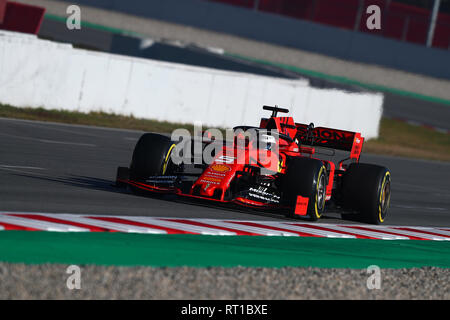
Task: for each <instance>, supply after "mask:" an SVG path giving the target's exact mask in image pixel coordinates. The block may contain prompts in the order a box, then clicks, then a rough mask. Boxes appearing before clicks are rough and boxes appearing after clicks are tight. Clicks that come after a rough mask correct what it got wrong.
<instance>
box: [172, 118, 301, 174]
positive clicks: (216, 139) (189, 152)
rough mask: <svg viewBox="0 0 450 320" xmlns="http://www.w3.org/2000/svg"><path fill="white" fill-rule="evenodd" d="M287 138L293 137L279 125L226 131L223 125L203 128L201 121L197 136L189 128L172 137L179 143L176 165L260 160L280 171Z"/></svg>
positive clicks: (174, 155) (174, 160) (245, 162)
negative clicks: (284, 132)
mask: <svg viewBox="0 0 450 320" xmlns="http://www.w3.org/2000/svg"><path fill="white" fill-rule="evenodd" d="M286 139H287V140H288V141H289V140H292V138H290V137H289V136H288V135H284V134H280V133H279V132H278V131H277V130H276V129H272V130H271V129H262V128H239V127H238V128H235V129H228V130H226V132H225V135H224V134H223V131H221V130H219V129H208V130H205V131H202V126H201V123H198V122H197V123H196V124H195V125H194V136H191V134H190V132H189V131H188V130H186V129H176V130H174V131H173V132H172V135H171V140H172V141H174V142H175V143H176V146H175V147H174V148H173V150H171V154H170V159H171V161H172V163H173V164H175V165H181V164H208V165H209V164H212V163H221V164H225V165H227V164H244V165H245V164H248V165H250V164H258V165H260V166H264V167H265V168H266V169H268V170H272V171H277V170H278V166H279V146H280V140H285V141H286ZM292 141H293V140H292ZM205 142H206V144H205ZM295 151H298V149H297V150H294V152H295Z"/></svg>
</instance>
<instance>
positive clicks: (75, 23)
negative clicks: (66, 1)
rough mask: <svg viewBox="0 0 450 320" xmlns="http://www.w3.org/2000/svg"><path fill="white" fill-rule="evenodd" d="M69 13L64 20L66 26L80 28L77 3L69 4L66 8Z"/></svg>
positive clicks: (73, 28)
mask: <svg viewBox="0 0 450 320" xmlns="http://www.w3.org/2000/svg"><path fill="white" fill-rule="evenodd" d="M66 13H67V14H68V15H69V16H68V17H67V20H66V26H67V29H69V30H81V9H80V7H79V6H77V5H74V4H73V5H70V6H68V7H67V9H66Z"/></svg>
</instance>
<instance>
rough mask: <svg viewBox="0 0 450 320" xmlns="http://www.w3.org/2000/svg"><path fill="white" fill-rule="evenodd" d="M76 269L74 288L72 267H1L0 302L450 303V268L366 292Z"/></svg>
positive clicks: (306, 276) (390, 276) (246, 273)
mask: <svg viewBox="0 0 450 320" xmlns="http://www.w3.org/2000/svg"><path fill="white" fill-rule="evenodd" d="M79 267H80V271H81V273H80V280H81V281H80V284H81V288H80V289H72V290H70V289H68V287H67V282H68V278H69V277H70V276H71V275H73V274H69V273H67V268H68V265H62V264H43V265H25V264H10V263H0V299H193V300H197V299H268V300H273V299H275V300H279V299H421V300H422V299H445V300H447V299H450V269H448V268H431V267H427V268H411V269H381V270H380V271H381V272H380V280H381V281H380V288H379V289H370V290H369V289H368V287H367V283H368V279H369V277H371V276H373V275H374V273H373V272H371V273H368V270H367V269H359V270H358V269H321V268H292V267H289V268H244V267H236V268H221V267H214V268H192V267H178V268H168V267H167V268H151V267H116V266H97V265H81V266H79ZM371 279H373V277H372V278H371ZM69 280H70V279H69ZM369 281H370V280H369ZM69 283H72V284H73V283H74V282H73V281H72V282H71V281H69ZM371 283H372V284H374V283H376V282H374V281H372V282H371Z"/></svg>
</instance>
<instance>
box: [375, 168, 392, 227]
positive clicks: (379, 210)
mask: <svg viewBox="0 0 450 320" xmlns="http://www.w3.org/2000/svg"><path fill="white" fill-rule="evenodd" d="M388 177H389V181H390V180H391V173H390V172H389V171H387V172H386V173H385V175H384V178H383V183H382V184H381V192H380V199H379V201H378V221H380V222H381V223H382V222H384V219H383V217H382V216H381V214H382V210H383V208H382V207H381V199H382V198H383V194H384V187H385V185H386V182H387V178H388ZM389 198H390V195H389ZM387 200H388V201H389V200H390V199H387ZM385 201H386V199H385Z"/></svg>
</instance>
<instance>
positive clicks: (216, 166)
mask: <svg viewBox="0 0 450 320" xmlns="http://www.w3.org/2000/svg"><path fill="white" fill-rule="evenodd" d="M211 169H212V170H214V171H218V172H227V171H230V170H231V169H230V167H229V166H227V165H224V164H214V165H212V166H211Z"/></svg>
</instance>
